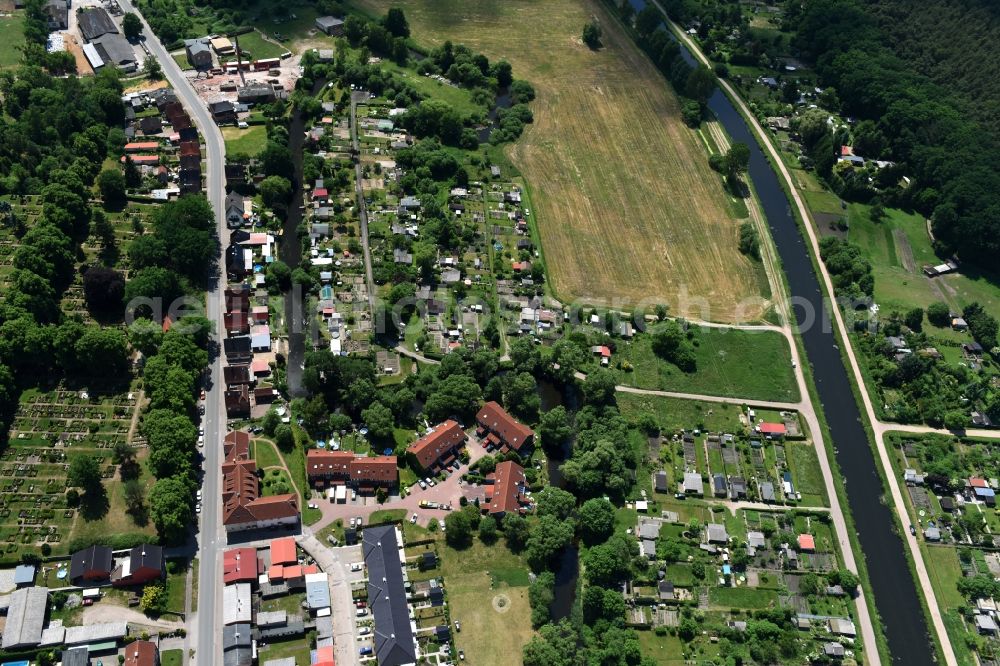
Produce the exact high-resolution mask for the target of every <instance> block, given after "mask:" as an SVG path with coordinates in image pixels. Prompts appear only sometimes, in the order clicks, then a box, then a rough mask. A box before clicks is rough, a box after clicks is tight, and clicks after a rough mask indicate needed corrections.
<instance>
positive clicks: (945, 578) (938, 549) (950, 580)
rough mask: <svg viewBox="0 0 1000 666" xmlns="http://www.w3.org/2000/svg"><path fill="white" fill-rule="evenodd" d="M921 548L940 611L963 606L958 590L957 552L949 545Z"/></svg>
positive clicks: (962, 598) (959, 572)
mask: <svg viewBox="0 0 1000 666" xmlns="http://www.w3.org/2000/svg"><path fill="white" fill-rule="evenodd" d="M923 550H924V559H925V560H926V563H927V571H928V573H930V577H931V584H932V585H933V586H934V597H935V598H936V599H937V602H938V606H940V607H941V610H942V611H946V610H954V609H956V608H962V607H964V606H965V605H966V602H965V598H964V597H963V596H962V594H961V593H960V592H959V591H958V581H959V580H960V579H961V578H962V568H961V566H960V565H959V562H958V553H956V552H955V549H954V548H952V547H950V546H927V547H925V548H924V549H923Z"/></svg>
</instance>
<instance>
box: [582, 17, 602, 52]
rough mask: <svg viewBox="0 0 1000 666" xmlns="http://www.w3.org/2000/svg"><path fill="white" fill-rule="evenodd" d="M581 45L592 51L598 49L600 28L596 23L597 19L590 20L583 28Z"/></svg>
mask: <svg viewBox="0 0 1000 666" xmlns="http://www.w3.org/2000/svg"><path fill="white" fill-rule="evenodd" d="M583 43H584V44H586V45H587V46H588V47H589V48H590V49H591V50H593V51H596V50H597V49H598V48H600V46H601V26H600V25H599V24H598V23H597V19H591V20H590V21H589V22H588V23H587V24H586V25H584V26H583Z"/></svg>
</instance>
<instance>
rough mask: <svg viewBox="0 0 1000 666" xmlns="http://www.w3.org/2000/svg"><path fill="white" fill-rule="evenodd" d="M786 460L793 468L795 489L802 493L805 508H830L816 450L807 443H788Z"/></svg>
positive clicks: (786, 444) (786, 445)
mask: <svg viewBox="0 0 1000 666" xmlns="http://www.w3.org/2000/svg"><path fill="white" fill-rule="evenodd" d="M785 459H786V460H787V461H788V466H789V468H791V472H792V481H793V482H794V484H795V489H796V490H797V491H798V492H800V493H802V504H803V505H804V506H829V502H828V501H827V497H826V485H825V484H824V483H823V473H822V472H821V471H820V468H819V461H818V460H816V449H815V448H813V445H812V444H808V443H805V442H786V443H785Z"/></svg>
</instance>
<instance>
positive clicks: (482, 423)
mask: <svg viewBox="0 0 1000 666" xmlns="http://www.w3.org/2000/svg"><path fill="white" fill-rule="evenodd" d="M476 422H477V423H478V424H479V428H478V429H477V430H476V434H477V435H478V436H479V437H481V438H485V442H484V444H485V445H486V448H487V449H494V448H496V449H500V450H502V451H515V452H517V453H519V454H521V455H522V456H523V455H526V454H528V453H530V450H531V446H532V443H533V440H534V436H535V433H534V431H533V430H532V429H531V428H529V427H528V426H526V425H524V424H523V423H521V422H520V421H518V420H517V419H515V418H514V417H513V416H511V415H510V414H508V413H507V412H506V411H505V410H504V409H503V407H501V406H500V405H499V404H498V403H496V402H494V401H490V402H487V403H486V404H485V405H483V407H482V409H480V410H479V413H478V414H476Z"/></svg>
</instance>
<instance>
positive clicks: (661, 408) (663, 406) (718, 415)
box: [615, 393, 740, 432]
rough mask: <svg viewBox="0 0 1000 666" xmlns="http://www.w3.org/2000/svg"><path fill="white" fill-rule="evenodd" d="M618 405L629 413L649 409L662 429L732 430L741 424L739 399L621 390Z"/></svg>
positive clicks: (643, 411) (669, 430)
mask: <svg viewBox="0 0 1000 666" xmlns="http://www.w3.org/2000/svg"><path fill="white" fill-rule="evenodd" d="M615 398H616V400H617V401H618V408H619V409H620V410H621V412H622V414H624V415H625V416H628V417H634V416H638V415H640V414H643V413H645V412H649V413H650V414H652V415H653V416H655V417H656V422H657V423H658V424H659V425H660V428H661V430H662V431H663V432H675V431H677V430H682V429H685V428H688V429H691V428H698V429H699V430H711V431H712V432H733V431H735V430H736V429H738V428H739V427H740V419H739V415H740V407H739V405H738V404H737V402H738V401H733V404H731V405H723V404H719V403H714V402H701V401H698V400H684V399H681V398H665V397H662V396H657V395H636V394H634V393H618V394H617V395H616V396H615Z"/></svg>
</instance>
